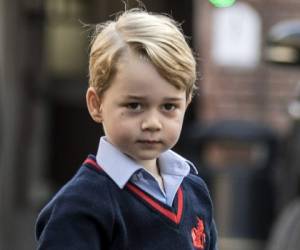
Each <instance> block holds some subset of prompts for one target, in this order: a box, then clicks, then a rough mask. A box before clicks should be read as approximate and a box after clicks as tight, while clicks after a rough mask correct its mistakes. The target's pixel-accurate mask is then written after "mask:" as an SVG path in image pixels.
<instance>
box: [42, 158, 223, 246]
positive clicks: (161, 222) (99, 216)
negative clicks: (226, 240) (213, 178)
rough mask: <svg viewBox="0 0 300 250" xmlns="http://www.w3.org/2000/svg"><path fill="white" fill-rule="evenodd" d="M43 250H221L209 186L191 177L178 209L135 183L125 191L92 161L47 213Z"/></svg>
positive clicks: (181, 191) (176, 203)
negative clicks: (217, 239)
mask: <svg viewBox="0 0 300 250" xmlns="http://www.w3.org/2000/svg"><path fill="white" fill-rule="evenodd" d="M36 237H37V240H38V249H39V250H79V249H80V250H96V249H97V250H100V249H105V250H108V249H109V250H110V249H111V250H123V249H124V250H125V249H128V250H148V249H149V250H150V249H151V250H166V249H172V250H173V249H175V250H176V249H180V250H189V249H197V250H215V249H217V247H216V229H215V224H214V221H213V218H212V204H211V199H210V197H209V194H208V190H207V188H206V185H205V184H204V182H203V181H202V179H201V178H200V177H198V176H196V175H193V174H189V175H188V176H187V177H186V178H185V179H184V180H183V182H182V184H181V186H180V188H179V190H178V192H177V194H176V197H175V199H174V203H173V207H169V206H167V205H165V204H164V203H162V202H160V201H158V200H156V199H155V198H153V197H151V196H150V195H149V194H147V193H145V192H144V191H142V190H141V189H140V188H138V187H137V186H135V185H134V184H132V183H130V182H129V183H127V185H126V187H125V188H124V189H120V188H119V187H118V186H117V185H116V184H115V183H114V182H113V181H112V180H111V179H110V178H109V177H108V176H107V175H106V174H105V172H104V171H102V169H101V168H100V167H99V166H98V165H97V163H96V161H95V158H94V157H93V156H89V157H88V158H87V160H86V161H85V162H84V164H83V165H82V166H81V168H80V169H79V170H78V172H77V173H76V175H75V176H74V177H73V178H72V179H71V180H70V181H69V182H68V183H67V184H66V185H65V186H64V187H63V188H62V189H61V190H60V191H59V192H58V193H57V194H56V195H55V196H54V197H53V199H52V200H51V201H50V202H49V203H48V204H47V205H46V206H45V208H44V209H43V210H42V211H41V213H40V215H39V217H38V219H37V224H36Z"/></svg>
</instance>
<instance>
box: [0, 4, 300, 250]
mask: <svg viewBox="0 0 300 250" xmlns="http://www.w3.org/2000/svg"><path fill="white" fill-rule="evenodd" d="M126 2H127V8H131V7H136V6H137V5H138V4H137V1H133V0H132V1H126ZM143 3H144V5H145V6H146V8H147V10H149V11H153V12H163V13H168V14H171V15H172V16H173V17H174V18H175V19H176V20H177V21H179V22H181V23H182V26H183V30H184V33H185V34H186V35H187V38H188V41H189V43H190V45H191V46H192V47H193V49H194V51H195V55H196V57H197V59H198V69H199V81H198V85H199V93H198V94H197V95H196V96H195V98H194V102H193V104H192V105H191V107H190V110H189V113H188V114H187V116H186V120H185V125H184V129H183V136H182V139H181V141H180V142H179V144H178V146H177V147H176V150H177V151H179V152H181V153H182V154H184V155H186V156H187V157H189V158H191V159H192V160H193V161H195V162H197V163H198V165H199V170H200V173H201V174H202V175H203V176H204V178H205V179H206V181H207V183H208V185H209V186H210V189H211V191H212V198H213V200H214V203H215V213H216V219H217V224H218V228H219V233H220V239H221V240H220V250H234V249H238V250H247V249H251V250H261V249H264V248H265V247H266V245H268V241H269V240H270V234H271V232H273V231H274V230H273V228H274V225H275V224H274V223H275V221H276V220H277V218H278V217H279V216H280V215H281V213H282V211H284V209H285V206H286V205H288V204H290V202H292V201H293V200H294V199H295V198H297V197H299V196H300V195H299V193H300V184H299V183H300V178H299V172H297V171H298V170H295V165H297V164H296V163H297V161H298V155H299V153H298V152H299V151H298V147H299V146H297V145H298V144H299V142H298V141H300V139H299V140H298V138H299V137H297V135H298V133H299V132H298V126H299V125H298V118H299V109H300V108H299V106H297V98H298V95H299V92H298V91H299V87H297V85H299V79H300V71H299V67H297V66H296V64H299V62H300V54H299V51H298V50H297V46H298V45H297V41H299V38H298V40H297V38H295V39H294V38H293V39H290V40H289V42H290V45H291V46H292V48H291V47H285V46H281V45H280V44H279V45H278V44H277V42H278V41H279V40H280V39H283V38H284V37H287V36H288V34H289V32H291V33H292V32H293V31H294V30H297V29H298V30H299V23H298V22H297V21H299V20H300V2H299V1H297V0H285V1H280V0H265V1H260V0H243V1H242V0H237V1H236V3H235V4H234V5H233V6H231V7H228V8H216V7H215V6H213V5H212V4H211V3H210V2H209V1H208V0H185V1H179V0H178V1H177V0H159V1H158V0H157V1H150V0H149V1H148V0H144V1H143ZM121 10H124V3H123V2H122V1H121V0H110V1H107V0H47V1H41V0H10V1H7V0H0V188H1V189H0V192H1V193H0V195H1V196H0V197H1V199H0V249H5V250H18V249H24V250H27V249H28V250H29V249H34V248H35V239H34V223H35V219H36V216H37V214H38V211H39V210H40V209H41V207H42V206H43V205H44V204H45V202H46V201H48V200H49V199H50V198H51V196H52V195H53V194H54V193H55V192H56V191H57V190H58V189H59V188H60V187H61V186H62V185H63V184H64V183H65V182H66V181H67V180H68V179H69V178H70V177H71V176H72V175H73V174H74V172H75V171H76V170H77V168H78V167H79V166H80V164H81V162H82V160H83V159H84V158H85V156H86V155H87V154H89V153H93V152H95V150H96V149H97V144H98V140H99V136H100V135H101V134H102V131H101V128H99V126H98V125H96V124H94V123H93V121H92V120H91V119H90V117H89V115H88V113H87V110H86V107H85V91H86V89H87V82H88V72H87V68H88V51H89V47H88V46H89V41H90V36H91V34H92V28H93V24H95V23H99V22H102V21H105V20H107V19H113V17H114V13H117V12H119V11H121ZM286 22H288V24H289V25H286V26H285V25H284V24H286ZM291 27H293V28H291ZM291 29H292V30H291ZM280 41H281V40H280ZM295 47H296V49H295ZM299 47H300V46H299ZM291 64H293V65H292V66H291ZM299 230H300V229H299ZM296 233H298V235H299V233H300V231H296ZM282 249H288V248H284V247H283V248H282ZM291 249H292V248H291ZM294 249H296V248H294ZM269 250H272V249H269ZM273 250H275V248H273Z"/></svg>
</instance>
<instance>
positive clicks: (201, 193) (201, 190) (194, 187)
mask: <svg viewBox="0 0 300 250" xmlns="http://www.w3.org/2000/svg"><path fill="white" fill-rule="evenodd" d="M183 185H184V186H186V187H187V188H186V189H187V192H189V193H194V194H196V196H197V197H198V198H201V199H205V200H207V201H208V202H209V203H211V197H210V191H209V189H208V187H207V184H206V182H205V181H204V180H203V179H202V178H201V177H200V176H199V175H198V174H194V173H190V174H189V175H187V176H186V178H185V179H184V182H183Z"/></svg>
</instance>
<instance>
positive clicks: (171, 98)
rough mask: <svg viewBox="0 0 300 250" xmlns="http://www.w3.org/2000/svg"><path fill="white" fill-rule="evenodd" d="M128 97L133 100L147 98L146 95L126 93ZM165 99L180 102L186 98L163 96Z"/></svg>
mask: <svg viewBox="0 0 300 250" xmlns="http://www.w3.org/2000/svg"><path fill="white" fill-rule="evenodd" d="M124 97H125V98H127V99H131V100H138V101H139V100H145V99H147V97H146V96H138V95H126V96H124ZM163 100H164V101H169V102H179V101H182V100H185V97H173V96H170V97H169V96H166V97H164V98H163Z"/></svg>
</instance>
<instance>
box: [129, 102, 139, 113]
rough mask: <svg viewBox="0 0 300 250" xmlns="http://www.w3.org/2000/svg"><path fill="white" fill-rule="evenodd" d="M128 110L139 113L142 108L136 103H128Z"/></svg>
mask: <svg viewBox="0 0 300 250" xmlns="http://www.w3.org/2000/svg"><path fill="white" fill-rule="evenodd" d="M126 106H127V108H128V109H131V110H134V111H139V110H141V108H142V105H141V104H140V103H138V102H132V103H128V104H127V105H126Z"/></svg>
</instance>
